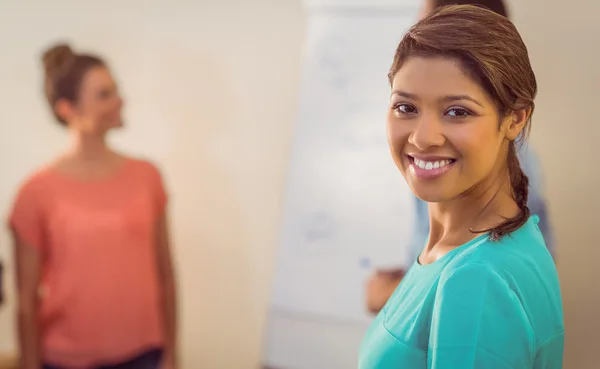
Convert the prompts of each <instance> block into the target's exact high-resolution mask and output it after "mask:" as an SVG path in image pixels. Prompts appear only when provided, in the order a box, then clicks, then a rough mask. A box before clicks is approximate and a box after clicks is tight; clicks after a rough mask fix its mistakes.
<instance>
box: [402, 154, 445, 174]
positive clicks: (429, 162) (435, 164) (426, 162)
mask: <svg viewBox="0 0 600 369" xmlns="http://www.w3.org/2000/svg"><path fill="white" fill-rule="evenodd" d="M408 158H409V161H410V164H411V165H410V169H411V171H412V172H413V174H414V175H415V176H416V177H417V178H420V179H434V178H437V177H440V176H442V175H444V174H445V173H446V172H447V171H448V170H450V168H452V166H453V164H454V163H455V162H456V160H455V159H450V158H446V159H442V158H435V159H433V158H432V159H418V158H415V157H412V156H408Z"/></svg>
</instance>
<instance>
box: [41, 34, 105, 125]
mask: <svg viewBox="0 0 600 369" xmlns="http://www.w3.org/2000/svg"><path fill="white" fill-rule="evenodd" d="M42 62H43V65H44V73H45V78H44V80H45V81H44V91H45V93H46V99H47V100H48V103H49V104H50V107H51V108H52V112H53V113H54V116H55V117H56V119H57V120H58V121H59V122H60V123H61V124H63V125H66V122H65V120H64V119H63V117H60V116H59V115H58V114H57V113H56V111H55V106H56V103H57V102H58V101H59V100H61V99H65V100H67V101H70V102H73V103H74V102H77V99H78V97H79V89H80V87H81V83H82V81H83V78H84V77H85V75H86V73H87V72H88V71H89V70H90V69H92V68H95V67H102V66H104V65H105V63H104V61H103V60H102V59H100V58H99V57H97V56H93V55H88V54H77V53H74V52H73V50H72V49H71V48H70V47H69V45H67V44H57V45H55V46H52V47H50V48H49V49H47V50H46V51H45V52H44V54H43V56H42Z"/></svg>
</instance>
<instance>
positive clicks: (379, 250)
mask: <svg viewBox="0 0 600 369" xmlns="http://www.w3.org/2000/svg"><path fill="white" fill-rule="evenodd" d="M416 14H417V7H416V6H413V7H405V8H396V9H393V11H390V9H386V10H385V11H382V10H379V9H373V10H372V11H369V10H368V9H360V11H356V10H353V9H349V8H343V7H340V8H339V9H336V8H330V7H328V8H324V9H321V10H319V9H312V11H311V12H309V18H308V27H307V38H306V45H305V64H304V75H303V80H302V91H301V94H300V106H299V112H298V121H297V124H296V127H295V132H294V137H293V145H292V153H291V158H290V164H289V173H288V179H287V188H286V197H285V200H284V206H283V213H282V225H281V232H280V237H279V244H278V249H277V257H276V267H275V274H274V282H273V283H274V286H273V291H272V302H271V312H270V316H269V324H268V329H267V339H266V348H265V350H266V354H265V355H266V362H267V363H269V364H270V365H273V366H275V367H281V368H284V369H287V368H297V369H316V368H328V369H335V368H340V369H342V368H343V369H347V368H348V367H349V366H348V365H349V363H355V352H356V351H357V350H358V344H359V342H360V337H361V336H362V334H363V333H364V330H365V329H366V328H367V326H368V324H369V322H370V320H371V317H370V316H369V315H368V314H367V313H366V311H365V304H364V285H365V282H366V279H367V277H368V276H369V275H370V274H371V273H372V271H373V269H374V268H375V267H390V266H399V265H404V264H405V262H406V260H405V255H406V254H407V252H406V250H407V247H408V240H409V236H410V233H411V230H412V226H413V211H414V209H413V206H414V205H413V204H414V201H413V200H412V199H413V197H412V194H411V192H410V190H409V188H408V186H407V185H406V182H405V181H404V179H403V178H402V176H401V174H400V173H399V171H398V170H397V169H396V167H395V165H394V163H393V161H392V158H391V156H390V154H389V148H388V144H387V138H386V132H385V119H386V110H387V108H388V101H389V93H390V88H389V83H388V80H387V72H388V70H389V67H390V66H391V63H392V58H393V55H394V52H395V49H396V47H397V44H398V42H399V41H400V39H401V37H402V34H403V33H404V31H405V30H406V29H407V28H408V27H409V26H410V25H412V23H414V20H415V19H416ZM335 327H337V328H335ZM325 329H327V330H328V331H331V330H333V331H336V329H337V332H339V333H340V336H339V337H338V338H339V339H338V340H337V341H336V339H334V338H333V337H329V338H328V339H323V337H324V330H325ZM342 332H343V333H342ZM331 334H334V335H335V333H329V335H331ZM301 335H302V337H300V336H301ZM340 340H341V342H342V343H344V342H345V343H347V344H342V347H343V349H341V350H340V347H339V345H340ZM332 345H335V346H336V347H333V346H332ZM336 353H337V354H336ZM328 355H329V356H328ZM336 356H337V357H336ZM349 360H350V361H349ZM350 367H351V366H350Z"/></svg>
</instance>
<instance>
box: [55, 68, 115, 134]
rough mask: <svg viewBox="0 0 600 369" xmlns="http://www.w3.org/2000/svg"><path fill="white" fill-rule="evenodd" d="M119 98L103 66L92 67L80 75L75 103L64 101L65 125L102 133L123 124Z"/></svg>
mask: <svg viewBox="0 0 600 369" xmlns="http://www.w3.org/2000/svg"><path fill="white" fill-rule="evenodd" d="M122 107H123V100H122V98H121V96H120V95H119V91H118V89H117V85H116V83H115V81H114V79H113V78H112V75H111V74H110V71H109V70H108V69H107V68H106V67H101V66H99V67H94V68H92V69H90V70H89V71H88V72H87V73H86V74H85V76H84V77H83V80H82V83H81V88H80V90H79V97H78V100H77V102H76V103H74V104H69V103H67V104H66V105H65V106H64V107H63V109H64V111H65V113H64V115H63V116H65V115H66V118H67V121H68V122H69V128H70V129H74V130H77V131H79V132H82V133H86V134H104V133H106V132H107V131H108V130H110V129H112V128H119V127H121V126H122V125H123V122H122V119H121V109H122Z"/></svg>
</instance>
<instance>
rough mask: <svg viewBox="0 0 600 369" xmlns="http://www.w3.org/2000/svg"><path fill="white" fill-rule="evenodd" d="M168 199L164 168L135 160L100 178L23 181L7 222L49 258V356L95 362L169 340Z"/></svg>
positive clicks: (48, 176) (45, 298)
mask: <svg viewBox="0 0 600 369" xmlns="http://www.w3.org/2000/svg"><path fill="white" fill-rule="evenodd" d="M166 202H167V197H166V195H165V191H164V188H163V184H162V180H161V176H160V173H159V172H158V170H157V169H156V168H155V167H154V166H153V165H152V164H150V163H148V162H146V161H142V160H135V159H127V160H126V161H125V163H124V165H123V166H122V168H121V169H120V170H119V171H118V172H117V173H115V174H114V175H112V176H111V177H109V178H106V179H103V180H98V181H81V180H75V179H73V178H69V177H67V176H64V175H62V174H60V173H58V172H56V171H54V170H52V169H44V170H41V171H38V172H37V173H35V174H34V175H33V176H32V177H30V178H29V179H28V180H27V181H26V182H25V183H24V185H23V186H22V187H21V188H20V191H19V193H18V195H17V198H16V201H15V203H14V208H13V211H12V214H11V216H10V220H9V221H10V226H11V228H12V229H13V230H14V232H16V234H18V235H19V237H20V238H21V240H22V241H23V243H24V244H25V245H27V246H28V247H34V248H36V249H37V250H39V251H40V252H41V254H42V256H43V266H42V268H43V270H42V281H41V286H40V287H41V289H40V291H41V296H42V297H41V306H40V311H39V314H40V316H39V318H40V322H41V324H42V337H41V339H42V347H43V359H44V361H45V362H46V363H50V364H54V365H58V366H63V367H69V368H88V367H91V366H96V365H102V364H110V363H117V362H121V361H125V360H127V359H129V358H131V357H133V356H135V355H137V354H139V353H141V352H142V351H144V350H147V349H151V348H154V347H160V346H162V344H163V330H162V319H161V310H160V301H159V300H160V296H159V285H158V273H157V272H158V270H157V260H156V251H155V249H156V247H155V242H156V236H155V232H156V224H157V221H158V219H159V217H161V216H162V214H163V211H164V208H165V205H166Z"/></svg>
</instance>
